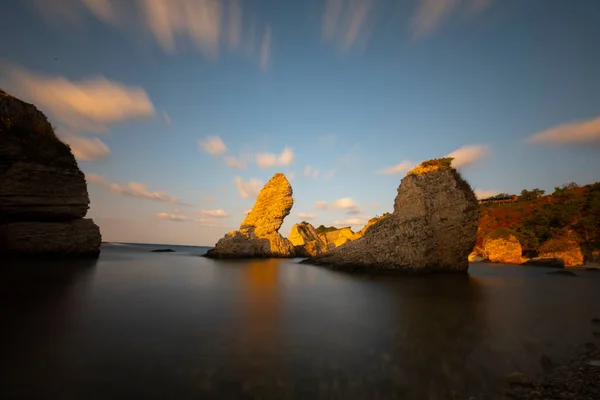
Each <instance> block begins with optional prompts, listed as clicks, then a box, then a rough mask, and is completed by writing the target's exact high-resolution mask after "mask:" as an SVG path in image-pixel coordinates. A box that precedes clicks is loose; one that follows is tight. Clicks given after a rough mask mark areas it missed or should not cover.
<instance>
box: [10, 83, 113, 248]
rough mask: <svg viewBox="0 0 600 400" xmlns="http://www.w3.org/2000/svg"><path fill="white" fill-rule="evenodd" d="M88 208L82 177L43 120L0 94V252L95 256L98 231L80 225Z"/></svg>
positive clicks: (32, 108) (89, 224)
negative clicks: (20, 241)
mask: <svg viewBox="0 0 600 400" xmlns="http://www.w3.org/2000/svg"><path fill="white" fill-rule="evenodd" d="M89 202H90V201H89V197H88V192H87V185H86V182H85V176H84V174H83V173H82V172H81V171H80V170H79V167H78V166H77V162H76V161H75V157H74V156H73V154H72V153H71V149H70V148H69V146H67V145H66V144H64V143H63V142H61V141H60V140H59V139H58V138H57V137H56V135H55V134H54V131H53V129H52V126H51V125H50V123H49V122H48V119H47V118H46V116H45V115H44V114H43V113H42V112H41V111H39V110H38V109H37V108H36V107H35V106H34V105H32V104H28V103H25V102H23V101H21V100H19V99H17V98H15V97H13V96H11V95H9V94H7V93H5V92H4V91H2V90H0V224H2V225H0V233H1V235H2V238H1V239H2V240H1V242H0V252H1V253H10V254H15V253H19V252H22V253H26V254H34V253H36V252H37V253H40V254H55V255H59V254H61V253H64V254H65V255H75V254H81V255H97V254H98V253H99V251H100V243H101V240H102V239H101V236H100V231H99V229H98V227H97V226H96V225H94V224H93V222H92V221H91V220H81V218H83V217H84V216H85V214H86V212H87V210H88V206H89ZM26 222H27V223H26ZM59 222H62V223H63V224H62V225H61V224H60V223H59ZM28 229H30V230H31V231H27V230H28ZM16 238H20V239H19V240H22V241H23V243H17V239H16ZM62 241H67V242H64V243H63V242H62Z"/></svg>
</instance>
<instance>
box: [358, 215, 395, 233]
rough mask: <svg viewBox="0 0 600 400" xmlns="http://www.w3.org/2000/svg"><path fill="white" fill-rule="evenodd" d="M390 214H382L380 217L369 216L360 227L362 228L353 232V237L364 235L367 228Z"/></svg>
mask: <svg viewBox="0 0 600 400" xmlns="http://www.w3.org/2000/svg"><path fill="white" fill-rule="evenodd" d="M389 216H391V214H387V215H382V216H381V217H375V218H371V219H370V220H369V221H368V222H367V223H366V224H365V226H363V227H362V229H361V230H360V231H358V232H356V234H355V239H358V238H361V237H363V236H365V232H367V229H369V228H370V227H372V226H373V225H375V224H376V223H378V222H379V221H381V220H383V219H385V218H387V217H389Z"/></svg>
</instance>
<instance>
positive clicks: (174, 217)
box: [156, 212, 190, 222]
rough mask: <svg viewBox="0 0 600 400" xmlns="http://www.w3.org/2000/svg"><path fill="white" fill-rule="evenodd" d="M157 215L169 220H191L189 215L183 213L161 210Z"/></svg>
mask: <svg viewBox="0 0 600 400" xmlns="http://www.w3.org/2000/svg"><path fill="white" fill-rule="evenodd" d="M156 216H157V217H158V218H160V219H166V220H168V221H176V222H185V221H189V220H190V219H189V217H187V216H185V215H183V214H171V213H166V212H159V213H156Z"/></svg>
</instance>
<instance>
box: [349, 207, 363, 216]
mask: <svg viewBox="0 0 600 400" xmlns="http://www.w3.org/2000/svg"><path fill="white" fill-rule="evenodd" d="M359 214H361V211H360V210H359V209H357V208H354V209H352V210H349V211H347V212H346V215H359Z"/></svg>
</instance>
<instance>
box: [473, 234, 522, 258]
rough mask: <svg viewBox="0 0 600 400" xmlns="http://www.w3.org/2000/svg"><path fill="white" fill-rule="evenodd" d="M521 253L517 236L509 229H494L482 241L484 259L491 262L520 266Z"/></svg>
mask: <svg viewBox="0 0 600 400" xmlns="http://www.w3.org/2000/svg"><path fill="white" fill-rule="evenodd" d="M522 252H523V249H522V248H521V243H520V242H519V239H518V238H517V235H516V234H515V233H514V232H513V231H512V230H510V229H505V228H499V229H496V230H494V231H493V232H491V233H490V234H489V235H487V236H486V237H485V238H484V239H483V254H484V257H485V258H487V259H488V260H490V261H491V262H494V263H502V264H521V262H522V260H521V254H522Z"/></svg>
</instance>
